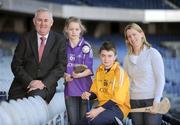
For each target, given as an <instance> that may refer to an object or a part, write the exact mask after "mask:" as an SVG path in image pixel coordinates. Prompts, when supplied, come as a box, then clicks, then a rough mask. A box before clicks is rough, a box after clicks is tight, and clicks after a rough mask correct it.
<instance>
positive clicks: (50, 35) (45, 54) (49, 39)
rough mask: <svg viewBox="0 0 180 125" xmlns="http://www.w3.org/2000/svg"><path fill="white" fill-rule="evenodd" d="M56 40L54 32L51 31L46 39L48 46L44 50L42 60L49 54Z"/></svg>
mask: <svg viewBox="0 0 180 125" xmlns="http://www.w3.org/2000/svg"><path fill="white" fill-rule="evenodd" d="M54 42H55V38H54V35H53V33H52V32H49V36H48V39H47V41H46V46H45V48H44V52H43V56H42V60H41V62H42V61H43V60H44V59H45V58H46V56H47V55H48V53H49V51H50V49H51V48H52V46H53V44H54Z"/></svg>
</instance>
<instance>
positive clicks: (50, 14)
mask: <svg viewBox="0 0 180 125" xmlns="http://www.w3.org/2000/svg"><path fill="white" fill-rule="evenodd" d="M40 12H48V13H49V17H50V19H51V20H53V15H52V12H51V11H50V10H48V9H47V8H39V9H38V10H36V12H35V15H34V18H36V17H37V15H38V13H40Z"/></svg>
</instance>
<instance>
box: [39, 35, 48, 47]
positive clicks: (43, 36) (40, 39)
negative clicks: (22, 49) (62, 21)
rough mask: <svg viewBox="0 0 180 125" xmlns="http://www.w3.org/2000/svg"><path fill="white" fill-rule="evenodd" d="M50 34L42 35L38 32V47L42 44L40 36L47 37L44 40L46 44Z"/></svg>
mask: <svg viewBox="0 0 180 125" xmlns="http://www.w3.org/2000/svg"><path fill="white" fill-rule="evenodd" d="M48 36H49V33H48V34H47V35H45V36H41V35H40V34H38V33H37V38H38V48H39V47H40V45H41V39H40V38H41V37H45V38H46V40H45V42H44V44H45V45H46V42H47V38H48Z"/></svg>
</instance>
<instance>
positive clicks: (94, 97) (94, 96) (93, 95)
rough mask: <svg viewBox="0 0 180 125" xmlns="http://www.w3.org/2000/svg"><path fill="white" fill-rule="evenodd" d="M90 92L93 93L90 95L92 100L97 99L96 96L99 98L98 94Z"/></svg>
mask: <svg viewBox="0 0 180 125" xmlns="http://www.w3.org/2000/svg"><path fill="white" fill-rule="evenodd" d="M90 93H91V95H90V97H89V99H90V100H93V99H96V98H97V96H96V94H95V93H93V92H90Z"/></svg>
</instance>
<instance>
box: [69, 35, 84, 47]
mask: <svg viewBox="0 0 180 125" xmlns="http://www.w3.org/2000/svg"><path fill="white" fill-rule="evenodd" d="M83 43H84V38H83V37H81V38H80V40H79V42H78V44H77V46H82V45H83ZM68 45H69V46H70V47H71V45H70V41H69V40H68ZM77 46H76V47H77Z"/></svg>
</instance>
